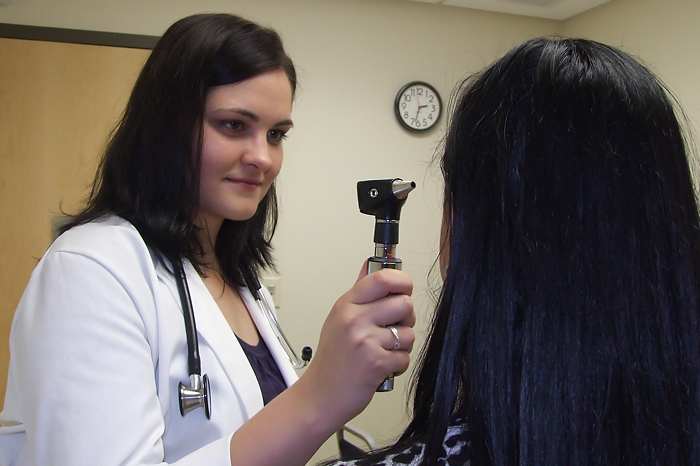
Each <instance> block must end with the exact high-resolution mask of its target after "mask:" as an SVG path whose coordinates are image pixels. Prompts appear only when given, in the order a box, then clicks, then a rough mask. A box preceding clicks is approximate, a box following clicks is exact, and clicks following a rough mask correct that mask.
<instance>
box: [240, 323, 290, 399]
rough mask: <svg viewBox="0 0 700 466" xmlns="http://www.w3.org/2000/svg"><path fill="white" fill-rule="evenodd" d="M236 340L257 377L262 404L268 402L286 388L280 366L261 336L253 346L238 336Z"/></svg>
mask: <svg viewBox="0 0 700 466" xmlns="http://www.w3.org/2000/svg"><path fill="white" fill-rule="evenodd" d="M236 338H238V335H236ZM238 341H239V343H240V344H241V348H243V352H244V353H245V355H246V356H247V357H248V361H249V362H250V365H251V366H252V367H253V372H255V377H257V379H258V384H259V385H260V391H261V392H262V398H263V404H268V403H269V402H270V401H272V399H273V398H274V397H276V396H277V395H279V394H280V393H282V392H283V391H284V390H285V389H286V388H287V384H286V383H285V382H284V377H282V373H281V372H280V368H279V367H277V363H276V362H275V359H274V358H273V357H272V353H270V349H269V348H268V347H267V345H266V344H265V340H263V339H262V337H259V339H258V344H257V345H255V346H251V345H249V344H248V343H246V342H245V341H243V340H241V339H240V338H238Z"/></svg>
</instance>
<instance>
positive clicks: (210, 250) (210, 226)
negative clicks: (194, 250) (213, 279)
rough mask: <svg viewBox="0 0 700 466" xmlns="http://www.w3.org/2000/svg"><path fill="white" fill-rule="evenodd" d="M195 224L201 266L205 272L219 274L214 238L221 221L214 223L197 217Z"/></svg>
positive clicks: (219, 268)
mask: <svg viewBox="0 0 700 466" xmlns="http://www.w3.org/2000/svg"><path fill="white" fill-rule="evenodd" d="M195 223H196V225H197V226H198V227H199V232H198V236H199V242H200V244H201V245H202V264H204V267H205V268H206V269H207V270H211V271H213V272H215V273H217V274H221V267H220V266H219V260H218V258H217V257H216V237H217V235H218V234H219V229H220V228H221V224H222V223H223V221H220V222H216V221H212V220H211V219H207V218H202V217H199V218H198V219H197V221H196V222H195Z"/></svg>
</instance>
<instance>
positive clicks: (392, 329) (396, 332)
mask: <svg viewBox="0 0 700 466" xmlns="http://www.w3.org/2000/svg"><path fill="white" fill-rule="evenodd" d="M389 330H391V333H393V334H394V337H395V338H396V341H395V342H394V348H393V350H397V349H399V347H400V346H401V339H400V338H399V331H398V330H396V327H394V326H393V325H390V326H389Z"/></svg>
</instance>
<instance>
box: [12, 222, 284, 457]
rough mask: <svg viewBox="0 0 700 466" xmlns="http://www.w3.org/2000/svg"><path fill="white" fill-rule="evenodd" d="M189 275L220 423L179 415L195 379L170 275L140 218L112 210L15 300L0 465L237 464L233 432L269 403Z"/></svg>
mask: <svg viewBox="0 0 700 466" xmlns="http://www.w3.org/2000/svg"><path fill="white" fill-rule="evenodd" d="M185 271H186V273H187V281H188V284H189V287H190V293H191V297H192V304H193V308H194V313H195V316H196V324H197V333H198V337H199V352H200V356H201V361H202V373H206V374H208V376H209V379H210V383H211V420H207V419H206V418H205V416H204V410H203V409H201V408H197V409H195V410H193V411H191V412H190V413H189V414H187V415H186V416H185V417H184V418H183V417H181V416H180V411H179V405H178V384H179V383H180V382H184V383H186V384H189V374H188V371H187V341H186V337H185V326H184V320H183V315H182V309H181V305H180V298H179V294H178V290H177V285H176V282H175V279H174V277H173V276H172V275H171V274H170V273H169V272H168V271H167V270H165V269H164V268H163V266H162V265H160V264H159V263H157V261H155V259H154V257H152V255H151V253H150V251H149V250H148V248H147V247H146V245H145V243H144V242H143V240H142V239H141V236H140V235H139V233H138V232H137V231H136V229H135V228H134V227H133V226H132V225H131V224H130V223H128V222H126V221H125V220H123V219H121V218H118V217H107V218H105V219H102V220H99V221H95V222H92V223H89V224H86V225H82V226H78V227H74V228H72V229H71V230H69V231H68V232H66V233H64V234H63V235H61V236H60V237H59V238H58V239H57V240H56V241H55V242H54V244H53V245H52V246H51V247H50V248H49V250H48V251H47V252H46V254H45V255H44V257H43V258H42V259H41V261H40V262H39V264H38V266H37V267H36V269H35V270H34V272H33V273H32V276H31V279H30V281H29V284H28V285H27V288H26V290H25V292H24V295H23V297H22V299H21V301H20V303H19V306H18V308H17V311H16V314H15V317H14V321H13V324H12V332H11V336H10V368H9V375H8V386H7V393H6V397H5V405H4V411H3V412H2V414H0V421H1V422H2V427H0V465H3V466H5V465H11V464H13V465H18V466H24V465H52V464H55V465H89V466H95V465H117V464H129V465H155V464H177V465H197V466H201V465H210V466H211V465H213V466H216V465H226V466H228V465H230V463H231V462H230V440H231V436H232V435H233V433H234V432H235V431H236V429H238V428H239V427H240V426H241V425H242V424H243V423H244V422H246V421H247V420H248V419H250V417H252V416H253V415H254V414H255V413H257V412H258V411H259V410H260V409H262V407H263V400H262V394H261V392H260V387H259V385H258V382H257V379H256V377H255V374H254V373H253V369H252V368H251V366H250V364H249V362H248V359H247V358H246V356H245V354H244V352H243V350H242V349H241V346H240V344H239V343H238V341H237V339H236V337H235V335H234V334H233V332H232V331H231V328H230V327H229V325H228V323H227V321H226V319H225V318H224V316H223V315H222V313H221V311H220V310H219V308H218V306H217V304H216V302H215V301H214V299H213V298H212V296H211V294H210V293H209V291H208V290H207V288H206V287H205V285H204V282H203V281H202V280H201V278H200V277H199V275H198V274H197V273H196V271H195V270H194V268H193V267H192V266H191V264H189V263H186V264H185ZM239 292H240V294H241V297H242V299H243V302H244V303H245V305H246V307H247V308H248V311H249V312H250V315H251V317H252V319H253V321H254V322H255V325H256V326H257V328H258V331H259V333H260V335H261V336H262V338H263V339H264V340H265V343H266V344H267V346H268V347H269V349H270V352H271V353H272V355H273V357H274V359H275V361H276V362H277V365H278V366H279V368H280V371H281V373H282V376H283V377H284V379H285V381H286V383H287V385H290V384H292V383H294V381H295V380H296V379H297V376H296V374H295V372H294V369H293V368H292V366H291V364H290V363H289V359H288V358H287V355H286V353H285V352H284V350H283V348H282V346H281V345H280V344H279V342H278V341H277V339H276V337H275V335H274V333H273V331H272V329H271V328H270V326H269V324H268V323H267V320H266V319H265V316H264V315H262V313H261V312H260V310H259V309H258V307H257V305H256V303H255V301H254V299H253V297H252V295H251V294H250V292H249V291H248V290H247V289H245V288H241V289H240V290H239ZM264 292H265V293H267V290H264ZM269 297H270V296H269V294H268V298H269ZM271 440H273V439H271ZM260 448H265V446H264V445H260Z"/></svg>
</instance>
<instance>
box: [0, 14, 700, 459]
mask: <svg viewBox="0 0 700 466" xmlns="http://www.w3.org/2000/svg"><path fill="white" fill-rule="evenodd" d="M698 4H700V2H696V1H695V0H686V1H681V0H673V1H667V0H612V1H611V2H610V3H609V4H606V5H603V6H601V7H598V8H596V9H595V10H593V11H591V12H589V13H587V14H583V15H580V16H579V17H576V18H574V19H572V20H569V21H565V22H557V21H549V20H538V19H533V18H526V17H519V16H512V15H503V14H496V13H487V12H481V11H475V10H466V9H458V8H453V7H447V6H440V5H430V4H425V3H417V2H406V1H402V0H401V1H400V0H295V1H290V0H257V1H255V2H251V1H248V0H246V1H243V0H227V1H219V0H201V1H198V2H195V1H186V0H149V1H148V2H143V1H139V0H120V1H119V2H108V1H97V0H92V1H86V0H59V1H57V0H20V1H19V2H18V3H15V4H13V5H9V6H4V7H0V22H7V23H16V24H32V25H41V26H54V27H66V28H76V29H90V30H105V31H114V32H127V33H136V34H151V35H159V34H161V33H162V32H163V31H164V29H165V28H166V27H167V26H168V25H169V24H170V23H171V22H173V21H174V20H176V19H178V18H180V17H182V16H185V15H188V14H191V13H197V12H205V11H225V12H234V13H238V14H241V15H243V16H246V17H248V18H250V19H253V20H257V21H260V22H262V23H265V24H268V25H270V26H272V27H274V28H276V29H277V30H279V31H280V32H281V34H282V36H283V39H284V40H285V44H286V46H287V48H288V51H289V53H290V54H291V55H292V57H293V58H294V59H295V61H296V64H297V66H298V70H299V74H300V82H301V89H300V91H299V93H298V97H297V101H296V103H295V109H294V114H293V117H294V120H295V123H296V127H295V128H294V130H293V131H292V132H291V133H290V139H289V140H288V141H287V142H286V143H285V144H286V160H285V164H284V169H283V170H282V174H281V176H280V179H279V188H280V197H281V211H282V218H281V222H280V224H279V230H278V234H277V236H276V238H275V245H276V247H277V253H276V256H277V258H278V264H279V270H280V272H281V309H280V311H279V313H280V320H281V321H282V324H283V325H284V326H285V329H286V332H287V334H288V336H289V337H290V339H291V340H292V342H293V343H294V345H295V347H297V348H300V347H301V346H303V345H305V344H311V345H312V346H315V344H316V341H317V337H318V334H319V331H320V327H321V324H322V322H323V318H324V316H325V314H326V313H327V311H328V310H329V309H330V307H331V306H332V304H333V302H334V301H335V299H336V298H337V297H338V296H339V295H340V294H342V293H343V292H344V291H345V290H346V289H347V288H348V287H349V286H351V285H352V283H353V282H354V280H355V277H356V275H357V273H358V271H359V268H360V265H361V263H362V261H363V260H364V259H365V258H366V257H367V256H369V255H370V254H371V253H372V252H373V244H372V229H373V225H372V219H371V218H370V217H367V216H364V215H361V214H360V213H359V212H358V210H357V205H356V202H357V201H356V197H355V183H356V181H358V180H360V179H366V178H378V177H396V176H398V177H402V178H404V179H413V180H415V181H416V182H417V183H418V189H417V190H416V191H415V192H414V193H412V194H411V195H410V197H409V200H408V202H407V204H406V206H405V207H404V210H403V215H402V221H401V244H400V245H399V249H398V254H399V257H401V258H402V259H403V260H404V270H406V271H407V272H409V273H410V274H411V275H412V276H413V277H414V280H415V284H416V287H415V294H414V298H415V304H416V308H417V311H418V319H419V323H418V326H417V330H418V333H419V340H420V337H421V336H422V334H423V333H424V329H425V327H426V324H427V322H428V320H429V318H430V309H431V308H432V304H433V301H432V298H431V295H430V287H429V286H428V285H427V284H428V279H427V276H428V271H429V269H430V267H431V265H432V263H433V260H434V259H435V256H436V253H437V242H438V230H439V222H440V216H441V213H440V187H441V185H440V181H439V177H438V176H437V175H438V173H437V170H436V169H435V168H431V167H430V160H431V157H432V155H433V153H434V151H435V150H436V149H437V148H438V146H439V141H440V138H441V137H442V135H443V131H444V123H445V119H443V121H442V123H441V124H440V125H439V127H438V128H437V130H435V131H433V132H432V133H429V134H426V135H413V134H410V133H407V132H406V131H404V130H402V129H401V128H400V127H399V125H398V123H397V122H396V120H395V118H394V115H393V110H392V104H393V100H394V97H395V95H396V92H397V91H398V89H399V88H400V87H401V86H402V85H403V84H405V83H406V82H408V81H411V80H415V79H420V80H425V81H427V82H429V83H432V84H433V85H434V86H435V87H436V88H437V89H438V90H439V91H440V92H441V94H442V96H443V100H445V101H448V100H449V97H450V91H451V89H452V88H453V87H454V85H455V84H456V83H457V82H458V81H459V80H460V79H461V78H462V77H463V76H464V75H465V74H467V73H470V72H473V71H476V70H478V69H480V68H481V67H483V66H484V65H486V64H487V63H489V62H490V61H492V60H493V59H495V58H496V57H497V56H499V55H500V54H502V53H503V52H505V51H506V50H508V49H509V48H510V47H511V46H513V45H515V44H517V43H519V42H521V41H523V40H524V39H526V38H529V37H533V36H537V35H543V34H551V33H559V34H567V35H568V34H571V35H582V36H588V37H591V38H594V39H599V40H603V41H610V43H613V44H615V45H623V46H624V47H625V48H626V49H627V50H630V51H632V52H635V53H638V54H639V55H641V56H642V58H644V59H645V60H646V61H647V62H649V63H651V64H652V65H653V66H654V67H655V68H656V69H657V72H658V73H659V74H660V75H661V76H662V77H664V78H667V79H668V80H669V84H670V85H671V88H672V89H673V90H674V91H676V93H677V94H678V96H679V97H680V99H681V101H682V102H683V103H687V104H688V105H687V106H688V107H689V108H688V110H689V113H690V114H691V117H693V118H694V119H695V120H697V119H698V118H699V117H700V112H698V106H699V103H698V102H699V101H698V93H697V91H695V90H694V86H693V84H694V83H696V82H698V79H697V78H698V74H699V73H698V68H697V66H698V65H697V64H696V63H695V60H696V58H697V53H696V54H695V55H692V51H695V52H697V51H698V39H697V38H696V35H695V33H694V27H693V19H694V18H700V15H699V14H698V13H700V11H698V10H699V8H700V7H699V6H698ZM671 5H673V8H670V7H669V6H671ZM688 67H692V68H690V69H689V68H688ZM0 156H1V154H0ZM433 281H434V280H433ZM2 350H3V351H7V350H6V347H3V348H2ZM416 353H417V351H416ZM407 379H408V377H407V376H402V377H400V378H398V379H397V388H396V390H395V391H394V392H393V393H390V394H378V395H377V396H376V397H375V399H374V401H373V402H372V404H371V405H370V407H369V408H368V409H367V410H366V411H365V413H363V414H362V415H360V417H359V418H358V419H356V420H355V421H354V424H355V425H357V426H359V427H361V428H363V429H366V430H368V431H369V432H370V433H372V434H373V435H374V436H375V437H377V438H378V439H380V440H382V439H388V438H391V437H392V436H393V435H396V434H397V433H398V432H400V429H401V427H402V426H403V425H404V422H405V412H406V409H405V406H406V396H405V395H406V393H405V382H406V381H407ZM330 451H332V450H331V449H330V448H327V449H325V450H324V452H330Z"/></svg>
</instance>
